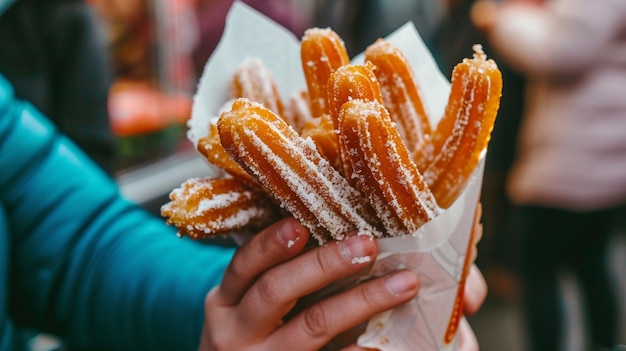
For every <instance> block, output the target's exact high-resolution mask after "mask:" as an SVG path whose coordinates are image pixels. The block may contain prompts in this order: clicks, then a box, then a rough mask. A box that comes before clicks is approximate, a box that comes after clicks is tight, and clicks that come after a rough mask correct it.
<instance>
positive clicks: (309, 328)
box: [303, 305, 328, 338]
mask: <svg viewBox="0 0 626 351" xmlns="http://www.w3.org/2000/svg"><path fill="white" fill-rule="evenodd" d="M303 319H304V328H305V330H304V332H305V333H306V334H308V335H310V336H312V337H315V338H319V337H323V336H326V335H327V334H328V324H327V321H326V314H325V313H324V309H323V308H322V307H321V306H319V305H313V306H311V307H310V308H308V309H306V310H304V312H303Z"/></svg>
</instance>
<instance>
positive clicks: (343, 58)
mask: <svg viewBox="0 0 626 351" xmlns="http://www.w3.org/2000/svg"><path fill="white" fill-rule="evenodd" d="M300 57H301V60H302V70H303V71H304V77H305V79H306V84H307V88H308V90H309V98H310V101H311V114H312V115H313V117H319V116H321V115H323V114H327V113H328V102H327V97H326V91H327V89H326V84H327V82H328V78H329V77H330V75H331V73H332V72H334V71H335V70H336V69H337V68H339V67H340V66H343V65H346V64H348V63H349V62H350V58H349V57H348V53H347V52H346V48H345V45H344V42H343V40H342V39H341V38H340V37H339V35H337V33H335V32H334V31H333V30H332V29H330V28H310V29H307V30H306V31H305V32H304V36H303V37H302V43H301V46H300Z"/></svg>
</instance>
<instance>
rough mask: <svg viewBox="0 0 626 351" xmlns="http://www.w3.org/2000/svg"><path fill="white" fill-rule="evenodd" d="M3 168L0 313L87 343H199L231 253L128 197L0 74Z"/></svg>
mask: <svg viewBox="0 0 626 351" xmlns="http://www.w3.org/2000/svg"><path fill="white" fill-rule="evenodd" d="M0 169H1V170H2V171H1V172H0V201H1V202H2V203H1V205H2V206H1V207H0V208H4V211H5V212H6V221H7V225H6V228H8V229H7V230H8V233H1V232H0V236H2V235H8V237H9V238H8V242H9V243H10V244H9V245H10V247H9V250H8V255H9V256H10V259H9V265H10V271H9V274H10V277H11V278H10V279H9V287H8V288H7V289H8V290H9V296H10V297H9V305H10V308H9V310H10V312H9V313H10V315H11V316H10V317H9V316H0V320H2V319H3V318H4V319H12V320H13V321H14V323H15V324H16V325H26V326H31V327H35V328H38V329H41V330H46V331H50V332H54V333H57V334H59V335H61V336H63V337H64V338H65V339H66V340H68V342H69V343H71V344H73V345H75V346H78V347H80V348H97V349H111V350H192V349H196V348H197V345H198V342H199V338H200V331H201V326H202V321H203V316H204V310H203V305H204V297H205V295H206V293H207V292H208V291H209V290H210V289H211V288H212V287H213V286H215V285H216V284H218V283H219V282H220V279H221V277H222V274H223V271H224V269H225V267H226V265H227V264H228V262H229V261H230V259H231V256H232V251H233V249H231V248H223V247H220V246H211V245H206V244H199V243H196V242H192V241H190V240H186V239H179V238H178V237H177V236H176V235H175V231H174V229H173V228H171V227H168V226H166V225H165V224H164V223H163V220H162V219H160V218H156V217H154V216H152V215H150V214H148V213H146V212H145V211H143V210H142V209H141V208H139V207H138V206H136V205H135V204H132V203H130V202H128V201H126V200H124V199H123V198H122V197H121V195H120V193H119V191H118V188H117V186H116V183H115V182H114V181H113V180H112V179H110V178H108V176H107V175H105V174H104V173H103V172H102V171H100V170H99V168H97V167H96V166H95V165H94V164H93V163H92V162H91V161H90V160H89V159H88V158H87V157H86V156H85V155H84V154H83V153H82V152H81V151H80V150H79V149H78V148H77V147H76V146H75V145H74V144H72V142H71V141H69V140H68V139H67V138H66V137H64V136H62V135H60V134H58V132H57V131H56V130H55V129H54V127H53V126H52V125H51V123H49V122H48V121H47V120H46V118H45V117H44V116H41V114H40V113H39V112H38V111H37V110H35V109H34V108H33V107H32V106H31V105H29V104H28V103H25V102H21V101H16V100H15V99H14V97H13V95H12V90H11V88H10V86H9V85H8V83H7V81H6V80H5V79H3V78H2V76H0ZM0 230H1V229H0ZM0 243H2V241H0ZM0 268H2V269H4V268H5V267H0ZM0 288H5V287H0Z"/></svg>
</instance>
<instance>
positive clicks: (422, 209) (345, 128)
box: [339, 100, 438, 236]
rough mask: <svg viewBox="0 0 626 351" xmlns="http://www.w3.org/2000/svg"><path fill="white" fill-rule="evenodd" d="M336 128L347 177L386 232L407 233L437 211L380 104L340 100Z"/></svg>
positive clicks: (432, 199) (430, 194)
mask: <svg viewBox="0 0 626 351" xmlns="http://www.w3.org/2000/svg"><path fill="white" fill-rule="evenodd" d="M339 132H340V134H341V135H342V136H343V142H344V143H345V145H346V149H347V150H349V151H348V156H349V160H350V162H351V164H352V170H353V177H354V178H356V179H358V182H357V184H358V186H359V188H360V189H361V190H362V191H363V193H365V194H366V195H367V197H368V200H369V202H370V204H371V205H372V207H373V208H374V209H375V211H376V214H377V215H378V217H379V218H380V219H381V220H382V222H383V225H384V227H385V232H386V234H387V235H390V236H395V235H407V234H412V233H414V232H415V231H416V230H417V229H418V228H419V227H420V226H421V225H422V224H424V223H426V222H427V221H429V220H431V219H432V218H434V217H435V216H436V215H437V212H438V207H437V203H436V201H435V198H434V196H433V194H432V193H431V192H430V189H428V186H427V185H426V183H425V182H424V180H423V179H422V175H421V174H420V172H419V170H418V169H417V167H416V166H415V164H414V163H413V160H412V159H411V155H410V153H409V151H408V149H407V148H406V146H405V144H404V141H403V140H402V138H401V137H400V134H399V133H398V130H397V129H396V128H395V126H394V124H393V122H392V120H391V118H390V117H389V113H388V112H387V110H386V109H385V108H384V106H383V105H382V104H381V103H379V102H378V101H363V100H352V101H349V102H347V103H345V104H344V105H343V106H342V108H341V113H340V117H339Z"/></svg>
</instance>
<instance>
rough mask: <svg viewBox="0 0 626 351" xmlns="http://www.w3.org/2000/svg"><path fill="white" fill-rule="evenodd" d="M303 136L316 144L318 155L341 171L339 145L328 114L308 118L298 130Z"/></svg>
mask: <svg viewBox="0 0 626 351" xmlns="http://www.w3.org/2000/svg"><path fill="white" fill-rule="evenodd" d="M300 135H301V136H302V137H303V138H311V140H313V142H314V143H315V146H317V150H318V151H319V152H320V155H322V157H324V158H325V159H327V160H328V162H330V164H331V165H332V166H333V168H335V169H336V170H338V171H339V172H343V171H344V170H343V166H342V161H341V155H340V154H339V145H338V139H337V134H336V133H335V126H334V124H333V121H332V119H331V118H330V116H329V115H322V116H320V117H318V118H314V119H312V120H310V121H309V122H308V123H307V124H305V125H304V127H303V128H302V130H301V131H300Z"/></svg>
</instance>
